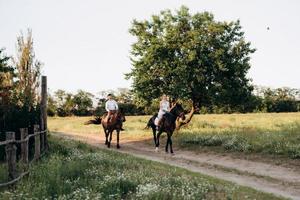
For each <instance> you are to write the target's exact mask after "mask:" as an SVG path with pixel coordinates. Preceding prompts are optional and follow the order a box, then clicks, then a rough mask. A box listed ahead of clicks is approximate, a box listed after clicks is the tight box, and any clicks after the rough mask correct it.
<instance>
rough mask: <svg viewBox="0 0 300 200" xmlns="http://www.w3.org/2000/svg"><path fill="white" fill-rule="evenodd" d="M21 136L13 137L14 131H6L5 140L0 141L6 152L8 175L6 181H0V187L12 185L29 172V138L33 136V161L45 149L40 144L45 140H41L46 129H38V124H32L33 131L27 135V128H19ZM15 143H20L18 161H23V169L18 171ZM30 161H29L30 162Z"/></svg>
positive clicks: (44, 135)
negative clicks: (18, 138)
mask: <svg viewBox="0 0 300 200" xmlns="http://www.w3.org/2000/svg"><path fill="white" fill-rule="evenodd" d="M20 133H21V138H20V140H16V139H15V132H6V140H5V141H2V142H1V143H0V146H3V145H5V152H6V162H7V166H8V177H9V181H8V182H6V183H0V187H5V186H8V185H12V184H14V183H16V182H17V181H19V180H20V179H21V178H22V177H23V176H25V175H27V174H28V173H29V164H30V163H29V139H30V138H33V137H34V144H35V145H34V156H33V160H32V161H35V160H37V159H39V158H40V157H41V152H42V153H44V152H45V151H46V148H45V146H43V145H41V144H42V143H44V142H45V141H43V142H42V140H44V139H45V138H47V136H46V134H47V130H43V131H40V126H39V125H34V133H33V134H30V135H28V129H27V128H21V129H20ZM16 144H21V154H20V162H21V163H23V164H24V165H25V166H26V167H25V169H26V170H25V171H23V172H21V173H20V172H18V171H17V146H16ZM32 161H31V162H32Z"/></svg>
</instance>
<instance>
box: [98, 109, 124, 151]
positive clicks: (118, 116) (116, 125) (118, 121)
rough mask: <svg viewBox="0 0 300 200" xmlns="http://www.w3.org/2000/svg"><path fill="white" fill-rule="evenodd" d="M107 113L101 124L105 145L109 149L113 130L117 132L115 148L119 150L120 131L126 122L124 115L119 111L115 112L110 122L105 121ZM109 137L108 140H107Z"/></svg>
mask: <svg viewBox="0 0 300 200" xmlns="http://www.w3.org/2000/svg"><path fill="white" fill-rule="evenodd" d="M106 118H107V113H106V114H104V115H103V116H102V119H101V124H102V127H103V130H104V133H105V145H107V147H108V148H110V144H111V140H112V133H113V131H114V130H115V131H116V132H117V148H118V149H119V148H120V144H119V139H120V131H121V129H122V125H123V122H125V121H126V119H125V115H124V114H123V113H122V111H121V110H119V111H117V112H116V113H115V114H113V116H112V117H111V120H109V121H107V119H106ZM108 137H109V139H108Z"/></svg>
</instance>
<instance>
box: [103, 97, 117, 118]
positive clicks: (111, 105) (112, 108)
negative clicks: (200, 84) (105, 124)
mask: <svg viewBox="0 0 300 200" xmlns="http://www.w3.org/2000/svg"><path fill="white" fill-rule="evenodd" d="M107 99H108V100H107V101H106V103H105V110H106V111H107V112H108V113H110V114H111V113H112V112H116V111H117V110H118V109H119V106H118V103H117V102H116V101H115V100H114V99H113V98H112V95H111V94H108V95H107Z"/></svg>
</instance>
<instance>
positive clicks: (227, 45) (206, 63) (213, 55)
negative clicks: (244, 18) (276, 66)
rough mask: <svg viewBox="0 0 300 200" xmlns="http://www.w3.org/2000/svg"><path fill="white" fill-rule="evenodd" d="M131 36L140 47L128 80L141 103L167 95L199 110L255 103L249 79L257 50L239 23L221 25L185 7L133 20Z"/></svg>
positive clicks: (135, 47) (135, 46)
mask: <svg viewBox="0 0 300 200" xmlns="http://www.w3.org/2000/svg"><path fill="white" fill-rule="evenodd" d="M129 32H130V33H131V34H132V35H133V36H135V37H136V42H135V43H134V44H133V45H132V50H131V61H132V65H133V67H132V70H131V72H130V73H128V74H127V75H126V77H127V78H128V79H129V78H132V80H133V85H132V87H133V92H134V94H135V95H136V96H137V98H138V99H139V100H140V101H141V102H144V103H145V104H147V103H150V102H151V100H152V99H153V98H157V97H159V96H160V95H161V94H163V93H165V94H168V95H170V96H171V97H173V98H180V99H191V100H193V102H194V103H195V104H200V105H201V106H202V105H212V104H214V105H229V106H239V105H241V104H242V102H243V105H245V104H244V103H245V101H247V100H248V99H249V98H250V97H251V91H252V90H253V87H252V86H251V84H250V80H249V78H247V77H246V75H247V72H248V70H249V69H250V63H249V60H250V54H251V53H254V52H255V49H253V48H251V44H250V42H247V41H246V40H245V38H244V32H243V31H242V27H241V25H240V22H239V21H232V22H219V21H216V20H215V19H214V16H213V14H211V13H208V12H203V13H196V14H190V13H189V9H188V8H187V7H184V6H183V7H181V8H180V9H179V10H177V11H176V12H175V13H174V12H171V11H170V10H165V11H162V12H161V13H160V14H159V15H153V16H152V17H151V19H149V20H144V21H138V20H134V21H133V22H132V27H131V28H130V30H129ZM243 107H244V106H243ZM240 109H241V110H243V109H245V108H240Z"/></svg>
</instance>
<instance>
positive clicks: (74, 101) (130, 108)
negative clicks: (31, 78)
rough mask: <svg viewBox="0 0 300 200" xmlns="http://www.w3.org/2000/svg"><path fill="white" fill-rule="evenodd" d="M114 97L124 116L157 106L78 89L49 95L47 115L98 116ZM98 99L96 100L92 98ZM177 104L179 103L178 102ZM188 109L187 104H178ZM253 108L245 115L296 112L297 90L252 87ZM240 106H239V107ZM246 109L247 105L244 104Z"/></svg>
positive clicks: (123, 92) (215, 109)
mask: <svg viewBox="0 0 300 200" xmlns="http://www.w3.org/2000/svg"><path fill="white" fill-rule="evenodd" d="M109 93H112V94H115V99H116V100H117V101H118V103H119V107H120V108H122V109H123V110H124V112H125V113H126V114H127V115H143V114H153V113H155V112H157V110H158V107H159V98H156V99H152V101H151V104H150V105H149V106H139V105H138V102H136V97H135V95H134V93H132V91H130V90H129V89H126V88H120V89H118V90H117V91H113V90H107V91H101V92H99V93H98V94H97V95H93V94H91V93H89V92H85V91H83V90H79V91H78V92H77V93H76V94H72V93H68V92H66V91H64V90H57V91H56V92H54V94H53V96H50V95H49V97H48V115H50V116H55V115H57V116H62V117H64V116H72V115H75V116H88V115H97V116H101V115H102V114H104V113H105V112H106V111H105V102H106V96H107V94H109ZM96 96H98V97H96ZM179 101H180V100H179ZM180 102H181V103H182V104H183V105H184V107H185V108H186V109H187V110H189V109H190V106H191V105H190V103H189V102H186V101H182V100H181V101H180ZM248 103H249V104H251V107H252V108H253V109H252V110H250V111H249V112H297V111H300V89H291V88H276V89H271V88H268V87H260V86H255V87H254V92H253V93H252V95H251V102H248ZM240 106H242V105H239V107H240ZM248 106H249V105H248ZM236 110H238V108H235V107H233V106H231V105H221V106H220V105H213V104H212V105H209V106H201V107H200V109H199V112H200V113H201V114H206V113H233V112H236Z"/></svg>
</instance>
